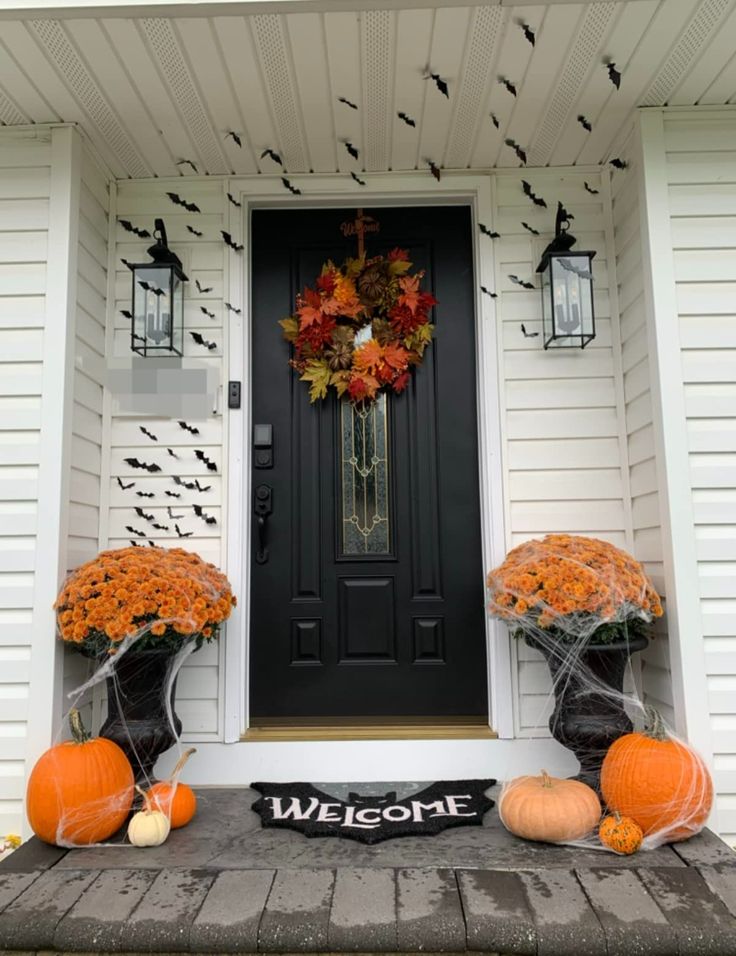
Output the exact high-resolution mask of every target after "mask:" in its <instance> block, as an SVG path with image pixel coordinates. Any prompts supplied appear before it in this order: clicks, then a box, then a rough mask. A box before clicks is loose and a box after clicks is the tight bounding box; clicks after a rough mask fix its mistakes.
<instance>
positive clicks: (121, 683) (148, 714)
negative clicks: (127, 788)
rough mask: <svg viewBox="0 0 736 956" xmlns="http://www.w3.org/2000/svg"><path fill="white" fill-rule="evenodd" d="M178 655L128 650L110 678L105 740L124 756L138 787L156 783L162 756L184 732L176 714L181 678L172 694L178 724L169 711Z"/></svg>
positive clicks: (172, 709)
mask: <svg viewBox="0 0 736 956" xmlns="http://www.w3.org/2000/svg"><path fill="white" fill-rule="evenodd" d="M173 660H174V655H173V654H172V653H171V651H169V650H147V651H134V650H130V651H127V652H126V653H125V654H123V655H122V657H121V658H120V660H119V661H118V662H117V663H116V665H115V669H114V672H113V674H112V675H111V676H110V677H108V678H107V679H106V680H107V720H106V721H105V723H104V724H103V725H102V728H101V730H100V736H101V737H107V738H108V740H112V741H114V742H115V743H116V744H117V745H118V746H119V747H120V748H121V749H122V750H123V751H124V753H125V756H126V757H127V758H128V760H129V761H130V764H131V766H132V768H133V773H134V774H135V779H136V783H140V782H141V781H148V780H152V779H153V768H154V765H155V763H156V761H157V760H158V758H159V756H160V755H161V754H162V753H164V751H166V750H168V749H169V747H173V745H174V744H175V743H176V740H177V738H178V737H179V735H180V734H181V720H179V718H178V717H177V715H176V712H175V711H174V696H175V694H176V678H174V680H173V682H172V684H171V690H170V694H169V699H170V704H171V715H172V717H173V726H172V723H171V721H170V720H169V717H168V715H167V713H166V683H167V680H168V677H169V668H170V666H171V664H172V662H173Z"/></svg>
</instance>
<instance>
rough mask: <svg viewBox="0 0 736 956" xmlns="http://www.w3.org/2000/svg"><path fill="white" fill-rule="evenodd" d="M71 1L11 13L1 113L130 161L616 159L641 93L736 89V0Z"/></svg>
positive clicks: (141, 165)
mask: <svg viewBox="0 0 736 956" xmlns="http://www.w3.org/2000/svg"><path fill="white" fill-rule="evenodd" d="M348 5H349V4H348ZM383 5H384V6H385V5H386V4H385V2H384V4H383ZM10 6H12V4H9V3H8V2H7V0H0V14H2V13H3V9H5V10H6V11H7V9H8V8H9V7H10ZM16 6H17V4H16ZM63 6H64V5H63V4H60V5H57V14H58V15H57V16H56V17H50V16H42V15H39V11H38V9H34V11H33V13H31V12H30V11H29V12H28V13H27V14H26V17H27V18H26V19H0V122H1V123H3V124H5V125H10V126H14V125H23V124H34V123H54V122H72V123H78V124H79V125H80V126H81V127H83V129H84V130H85V132H86V134H87V135H88V137H89V138H90V140H91V141H92V142H93V143H94V145H95V146H96V148H97V149H98V151H99V152H100V154H101V156H102V157H103V158H104V159H105V161H106V162H107V163H108V165H109V167H110V168H111V170H112V171H113V172H114V174H115V175H116V176H118V177H121V178H125V177H149V176H176V175H181V176H189V175H194V169H195V168H196V170H197V171H198V172H199V173H206V174H210V175H221V174H230V173H234V174H241V175H242V174H248V173H257V172H259V171H260V172H268V173H273V172H276V171H278V170H279V166H278V164H276V163H275V162H274V160H273V159H272V158H270V156H268V155H265V156H262V154H263V152H264V150H266V149H271V150H273V151H275V152H276V153H277V154H278V155H279V156H280V157H281V159H282V160H283V164H284V168H285V170H286V171H287V172H288V174H289V175H300V174H305V173H309V172H311V171H314V172H335V171H339V172H343V173H345V174H349V173H351V172H353V173H355V175H356V176H358V177H359V178H362V177H363V176H364V175H365V174H369V173H371V172H377V171H383V170H390V169H392V170H402V169H415V168H425V169H429V165H428V164H429V162H430V161H431V162H432V163H434V164H436V165H437V166H440V167H445V168H452V169H464V168H476V169H484V168H490V167H494V166H498V167H504V166H505V167H509V166H511V167H513V166H518V165H519V164H520V162H521V159H520V157H521V156H523V155H524V154H525V155H526V157H527V162H528V163H529V165H534V166H545V165H553V166H559V165H570V164H573V163H579V164H598V163H603V162H606V161H607V160H608V159H609V158H611V150H612V149H613V148H615V144H616V143H618V142H619V141H620V140H619V136H620V133H621V131H622V129H623V128H624V126H625V125H626V124H627V122H628V121H629V119H630V117H631V114H632V111H633V110H634V109H635V108H636V107H637V106H663V105H668V104H673V105H678V106H688V105H696V104H700V103H702V104H708V105H715V104H725V103H734V102H736V43H734V41H733V38H734V37H736V0H630V2H627V3H611V2H600V3H587V4H583V3H580V4H569V3H565V4H557V3H554V4H549V3H548V4H534V3H521V4H518V5H516V6H510V5H507V4H505V3H503V4H490V5H483V6H462V5H458V4H454V3H445V4H444V5H442V6H432V5H429V4H426V5H423V6H422V7H421V8H414V7H412V6H404V5H402V8H401V9H396V8H395V7H394V8H393V9H390V10H387V9H380V7H377V6H371V5H369V4H365V3H364V4H363V9H360V10H356V9H329V10H328V11H327V12H325V11H322V12H319V11H317V10H315V9H313V7H314V6H315V4H311V3H310V2H309V0H292V2H290V3H284V4H282V5H281V7H282V8H283V10H285V11H289V12H268V11H269V10H272V9H273V5H271V6H270V7H269V6H268V5H267V4H259V3H251V4H248V3H241V4H240V5H239V7H238V9H239V10H240V11H243V10H244V11H246V12H245V14H243V13H240V14H238V15H233V14H232V10H233V5H232V4H228V3H219V4H197V5H195V6H194V7H193V8H192V10H193V15H183V16H181V15H179V16H171V15H170V11H171V10H172V9H176V11H177V12H179V11H181V10H182V9H184V10H185V11H186V9H188V7H187V5H186V4H178V5H176V7H175V8H174V7H172V6H171V5H167V4H162V5H161V4H160V5H158V7H156V8H154V9H157V10H158V11H159V12H162V11H164V9H166V10H168V11H169V13H167V14H166V15H159V16H139V13H140V11H141V9H145V12H149V11H150V9H151V5H148V6H147V7H145V8H142V5H141V4H136V3H132V4H131V3H128V4H120V5H118V6H117V7H115V8H114V11H112V12H114V15H108V13H110V11H106V12H105V14H104V15H102V16H92V15H91V14H90V13H88V12H86V11H84V10H82V11H81V15H79V14H80V8H82V7H85V6H91V4H86V3H85V4H80V3H77V4H74V5H73V6H74V9H73V10H72V11H71V13H73V14H74V15H71V13H70V11H69V10H66V11H63V16H62V11H61V7H63ZM70 6H71V5H70ZM96 6H98V7H99V6H100V5H99V4H97V5H96ZM343 6H345V4H343ZM369 7H370V8H369ZM292 10H293V11H294V12H290V11H292ZM194 11H196V14H195V13H194ZM203 11H206V12H207V14H208V15H207V16H203V15H202V12H203ZM131 14H132V15H133V16H131ZM4 15H5V16H7V15H8V14H7V12H6V13H5V14H4ZM525 26H526V27H528V30H527V31H526V32H525V29H524V27H525ZM529 31H531V33H533V35H534V36H533V39H534V43H533V44H532V42H531V41H530V36H529ZM608 60H612V61H613V62H614V63H615V64H616V68H617V70H619V71H620V73H621V77H622V79H621V85H620V89H618V90H617V89H616V88H615V87H614V85H613V83H612V82H611V79H610V78H609V71H608V69H607V67H606V65H605V64H606V62H607V61H608ZM428 68H429V69H430V70H431V71H432V72H433V73H436V74H437V75H438V76H440V77H441V78H442V80H444V81H445V82H446V83H447V87H448V92H449V97H446V96H445V95H443V93H442V92H441V90H440V89H439V88H438V85H437V84H435V82H434V81H433V80H432V79H425V74H426V72H427V69H428ZM504 80H505V81H506V82H503V81H504ZM512 88H513V90H515V93H516V95H514V94H513V93H512V92H511V89H512ZM344 101H347V102H344ZM350 104H352V105H350ZM353 107H357V109H354V108H353ZM399 113H403V114H405V117H406V119H401V118H399V115H398V114H399ZM579 117H583V118H584V121H583V119H580V118H579ZM410 123H414V125H410ZM587 125H589V126H590V127H591V129H590V130H588V129H587V128H586V126H587ZM229 131H234V132H235V133H236V134H237V135H238V136H239V137H240V140H241V146H238V145H237V143H236V142H235V140H234V138H233V137H232V136H230V137H228V136H227V134H228V132H229ZM348 144H349V146H348ZM352 149H357V150H358V158H357V159H356V158H354V156H353V155H351V150H352ZM183 160H187V161H189V163H191V164H193V165H190V164H189V163H187V164H182V161H183Z"/></svg>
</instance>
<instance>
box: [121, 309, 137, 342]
mask: <svg viewBox="0 0 736 956" xmlns="http://www.w3.org/2000/svg"><path fill="white" fill-rule="evenodd" d="M120 314H121V315H124V316H125V318H126V319H132V318H133V313H132V312H131V311H130V309H121V310H120ZM136 338H137V339H140V338H142V337H141V336H140V335H136Z"/></svg>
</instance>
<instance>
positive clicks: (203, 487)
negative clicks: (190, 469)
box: [194, 466, 217, 494]
mask: <svg viewBox="0 0 736 956" xmlns="http://www.w3.org/2000/svg"><path fill="white" fill-rule="evenodd" d="M208 467H209V466H208ZM215 471H217V469H215ZM194 487H195V488H196V489H197V491H199V492H200V493H202V494H204V492H205V491H209V490H210V489H211V488H212V485H200V483H199V481H198V480H197V479H196V478H195V479H194Z"/></svg>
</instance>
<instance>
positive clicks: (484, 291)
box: [480, 285, 498, 299]
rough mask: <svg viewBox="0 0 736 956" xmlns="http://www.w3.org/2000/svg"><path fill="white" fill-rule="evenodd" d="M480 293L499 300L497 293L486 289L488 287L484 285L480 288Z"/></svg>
mask: <svg viewBox="0 0 736 956" xmlns="http://www.w3.org/2000/svg"><path fill="white" fill-rule="evenodd" d="M480 291H481V292H482V293H483V295H489V296H490V297H491V298H492V299H497V298H498V296H497V295H496V293H495V292H491V290H490V289H486V287H485V286H484V285H482V286H481V287H480Z"/></svg>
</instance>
